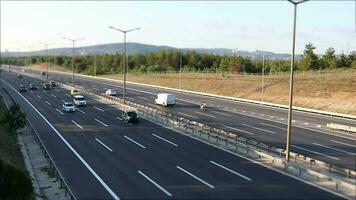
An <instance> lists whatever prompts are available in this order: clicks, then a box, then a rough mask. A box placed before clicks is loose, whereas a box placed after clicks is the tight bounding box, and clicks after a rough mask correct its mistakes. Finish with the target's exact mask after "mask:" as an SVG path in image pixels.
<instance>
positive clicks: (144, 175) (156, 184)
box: [138, 171, 172, 197]
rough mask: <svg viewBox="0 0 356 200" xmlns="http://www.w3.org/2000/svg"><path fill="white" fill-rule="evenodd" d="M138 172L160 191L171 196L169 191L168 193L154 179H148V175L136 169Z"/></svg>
mask: <svg viewBox="0 0 356 200" xmlns="http://www.w3.org/2000/svg"><path fill="white" fill-rule="evenodd" d="M138 173H140V174H141V175H142V176H143V177H145V178H146V179H147V180H149V181H150V182H151V183H152V184H153V185H155V186H156V187H158V189H160V190H161V191H162V192H164V193H165V194H166V195H168V196H170V197H171V196H172V194H171V193H169V192H168V191H167V190H165V189H164V188H163V187H162V186H160V185H159V184H158V183H156V182H155V181H154V180H152V179H150V178H149V177H148V176H146V174H144V173H142V172H141V171H138Z"/></svg>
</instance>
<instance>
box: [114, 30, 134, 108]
mask: <svg viewBox="0 0 356 200" xmlns="http://www.w3.org/2000/svg"><path fill="white" fill-rule="evenodd" d="M109 28H110V29H113V30H115V31H119V32H121V33H123V34H124V60H123V61H124V62H122V67H123V72H124V73H123V79H124V87H123V90H122V99H123V100H124V104H125V103H126V76H127V68H128V62H127V52H126V33H129V32H131V31H136V30H140V29H141V28H139V27H138V28H133V29H129V30H121V29H118V28H115V27H113V26H109Z"/></svg>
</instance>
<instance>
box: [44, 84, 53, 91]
mask: <svg viewBox="0 0 356 200" xmlns="http://www.w3.org/2000/svg"><path fill="white" fill-rule="evenodd" d="M43 89H45V90H50V89H51V84H49V83H43Z"/></svg>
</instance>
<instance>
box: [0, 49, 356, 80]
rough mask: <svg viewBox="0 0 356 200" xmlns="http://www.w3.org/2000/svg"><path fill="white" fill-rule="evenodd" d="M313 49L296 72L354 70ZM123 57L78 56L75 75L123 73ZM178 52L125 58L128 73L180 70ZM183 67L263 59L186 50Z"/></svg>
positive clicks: (268, 68)
mask: <svg viewBox="0 0 356 200" xmlns="http://www.w3.org/2000/svg"><path fill="white" fill-rule="evenodd" d="M314 50H315V47H314V46H313V44H311V43H308V44H306V45H305V50H304V52H303V56H302V59H301V60H299V61H298V62H297V63H296V70H301V71H307V70H321V69H336V68H356V52H352V53H351V54H350V55H348V56H346V55H345V54H341V55H336V54H335V49H334V48H329V49H328V50H327V51H326V52H325V54H324V55H322V56H320V57H319V56H318V55H316V54H315V53H314ZM122 58H123V55H122V54H114V55H111V54H104V55H97V56H93V55H86V56H77V57H75V59H74V63H75V67H76V69H77V72H79V73H85V74H93V73H94V65H95V63H96V66H97V67H96V73H97V74H104V73H120V72H121V71H122ZM180 59H181V53H180V52H179V51H176V50H171V51H159V52H154V53H148V54H134V55H129V56H128V66H129V70H130V71H131V72H139V73H148V72H168V71H179V69H180ZM30 62H31V63H32V64H34V63H44V62H47V58H46V57H43V56H35V57H32V58H31V60H30V59H29V58H26V57H21V58H13V57H12V58H5V59H4V63H6V64H20V65H26V64H28V63H30ZM49 62H50V63H51V64H54V65H59V66H63V67H65V68H67V69H71V62H72V58H71V57H66V56H50V57H49ZM182 67H183V70H184V71H189V72H199V71H215V72H233V73H239V72H245V73H260V72H262V60H252V59H251V58H246V57H242V56H221V55H213V54H207V53H197V52H195V51H188V52H184V53H182ZM289 68H290V61H289V60H267V61H265V72H266V73H268V72H270V73H276V72H284V71H288V70H289Z"/></svg>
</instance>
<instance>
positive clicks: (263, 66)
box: [261, 51, 265, 102]
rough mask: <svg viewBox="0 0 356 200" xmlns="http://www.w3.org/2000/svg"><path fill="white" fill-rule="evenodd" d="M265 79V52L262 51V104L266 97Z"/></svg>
mask: <svg viewBox="0 0 356 200" xmlns="http://www.w3.org/2000/svg"><path fill="white" fill-rule="evenodd" d="M264 79H265V52H264V51H262V87H261V89H262V102H263V97H264Z"/></svg>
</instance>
